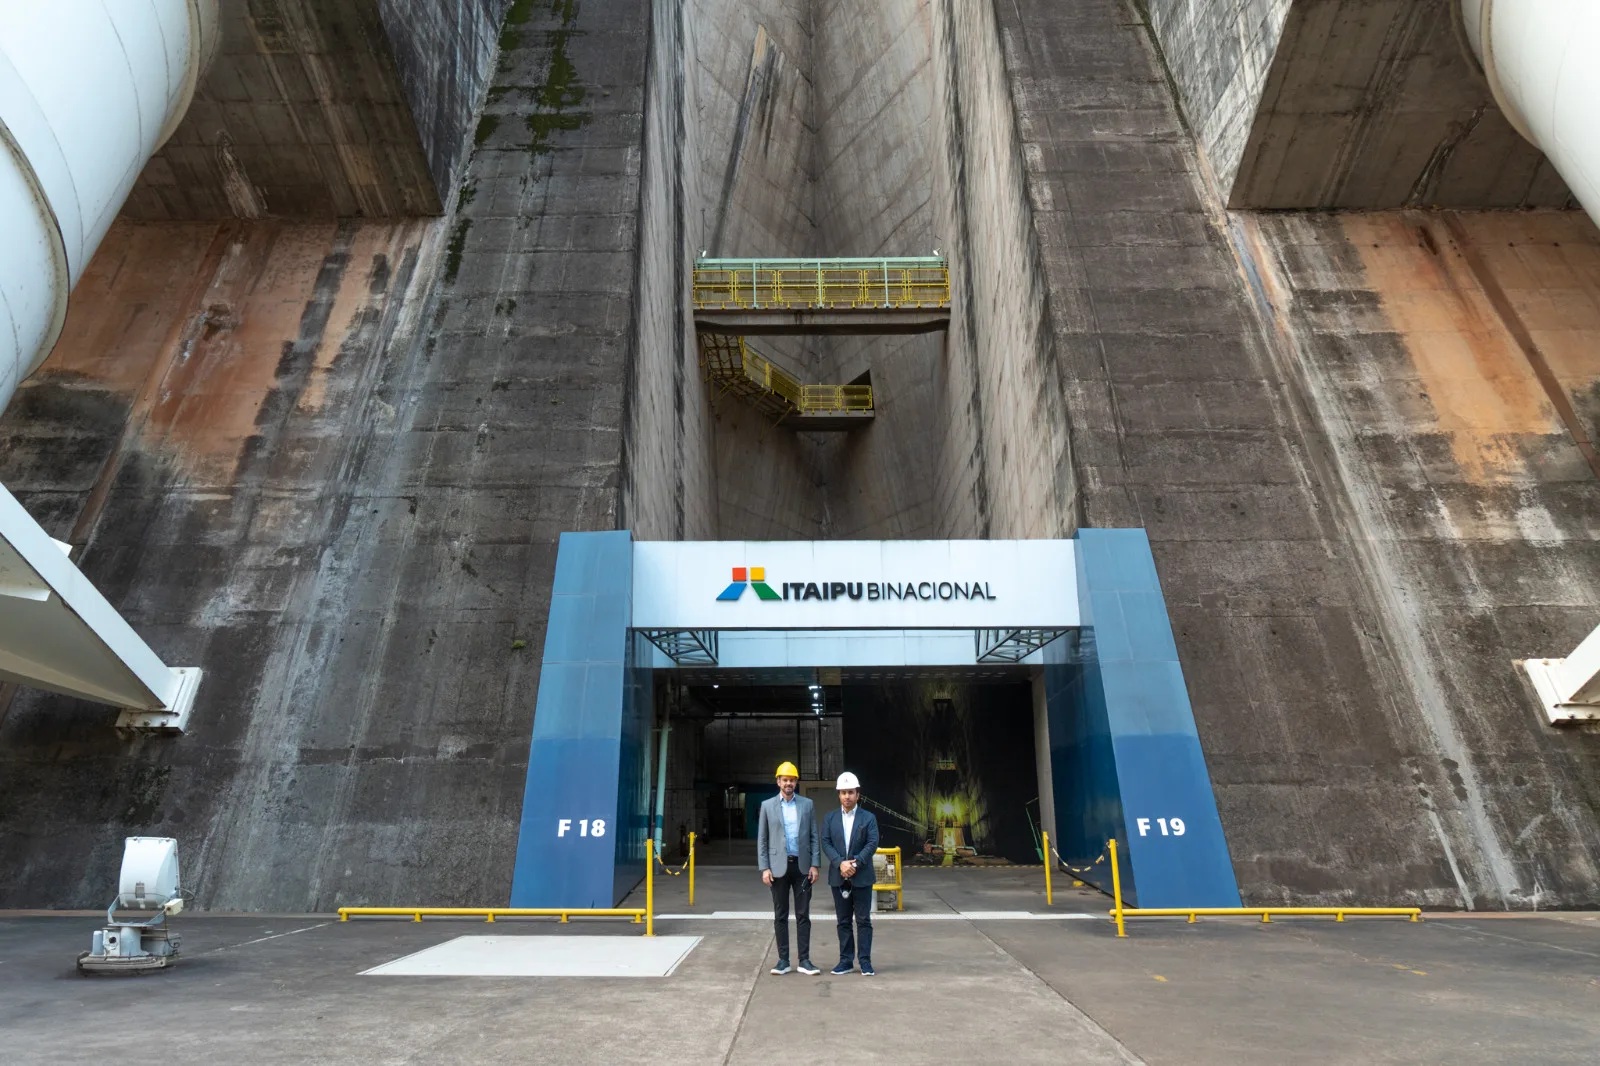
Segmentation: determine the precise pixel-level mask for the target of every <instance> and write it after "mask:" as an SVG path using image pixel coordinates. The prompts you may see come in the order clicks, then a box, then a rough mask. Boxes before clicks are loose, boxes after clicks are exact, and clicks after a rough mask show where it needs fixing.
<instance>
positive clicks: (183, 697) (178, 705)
mask: <svg viewBox="0 0 1600 1066" xmlns="http://www.w3.org/2000/svg"><path fill="white" fill-rule="evenodd" d="M168 669H170V670H171V671H172V677H173V680H174V681H176V682H177V686H176V688H175V689H174V691H173V694H172V695H171V696H169V697H168V702H167V706H165V707H163V708H162V709H160V710H157V711H147V710H145V709H143V708H141V707H124V708H123V709H122V713H121V714H119V715H117V732H118V733H121V734H122V735H123V736H129V735H132V734H135V733H182V732H184V731H185V729H186V728H187V727H188V725H189V712H190V711H191V710H193V709H194V697H195V693H196V692H198V691H199V689H200V678H201V676H202V674H204V671H203V670H201V669H200V668H199V667H198V666H173V667H169V668H168Z"/></svg>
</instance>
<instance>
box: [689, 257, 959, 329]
mask: <svg viewBox="0 0 1600 1066" xmlns="http://www.w3.org/2000/svg"><path fill="white" fill-rule="evenodd" d="M693 299H694V318H695V328H696V329H698V330H702V331H707V332H720V333H724V334H740V335H746V336H757V335H762V334H765V335H774V334H791V335H792V334H808V333H815V334H832V335H841V334H892V333H934V332H938V331H940V330H945V329H948V328H949V326H950V267H949V264H948V263H947V262H946V261H945V260H944V259H942V258H940V257H938V256H914V257H908V258H899V259H700V260H698V261H697V262H696V263H695V271H694V295H693Z"/></svg>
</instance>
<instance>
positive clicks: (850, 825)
mask: <svg viewBox="0 0 1600 1066" xmlns="http://www.w3.org/2000/svg"><path fill="white" fill-rule="evenodd" d="M839 818H840V820H841V821H843V822H844V857H845V858H846V859H849V858H852V857H853V856H851V854H850V834H851V833H852V832H854V831H855V828H856V811H855V808H854V807H852V808H851V809H850V810H848V811H846V810H842V809H841V810H840V811H839Z"/></svg>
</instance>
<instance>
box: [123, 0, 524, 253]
mask: <svg viewBox="0 0 1600 1066" xmlns="http://www.w3.org/2000/svg"><path fill="white" fill-rule="evenodd" d="M510 5H511V0H460V2H458V0H355V2H351V0H222V4H221V8H220V10H221V15H222V43H221V47H220V48H219V50H218V55H217V57H216V60H215V61H214V62H213V63H212V66H211V68H210V69H209V70H208V71H207V73H206V76H205V77H204V79H203V80H202V81H201V83H200V86H199V88H198V90H197V92H196V94H195V99H194V103H193V104H192V105H191V107H190V109H189V113H188V116H187V117H186V118H185V119H184V121H183V122H182V124H181V125H180V126H179V127H178V129H177V131H176V132H175V133H174V134H173V136H172V139H171V140H170V141H168V142H167V144H166V145H165V146H164V147H163V148H162V150H161V151H160V152H158V153H157V154H156V156H155V158H154V159H153V161H152V162H151V164H150V165H149V166H148V167H147V168H146V169H145V172H144V174H143V175H141V177H140V179H139V183H138V184H137V185H136V186H135V188H134V191H133V194H132V195H131V196H130V197H129V199H128V203H127V206H126V208H125V209H124V212H123V214H124V217H127V218H137V219H145V220H166V221H172V220H185V219H223V218H230V217H237V218H300V219H305V218H334V217H344V216H352V215H361V216H366V217H391V218H393V217H406V216H415V215H437V214H439V213H440V211H441V210H442V205H443V204H444V202H445V200H447V199H448V198H449V195H450V186H451V183H452V181H453V180H454V175H455V173H456V171H457V169H458V166H459V164H460V162H461V158H462V156H463V153H464V152H465V150H466V147H467V142H466V134H467V132H468V130H469V127H470V126H471V123H472V116H473V114H474V111H475V109H476V107H477V105H478V103H479V101H480V100H481V99H482V96H483V90H484V86H485V83H486V80H487V78H488V76H489V75H490V73H491V65H492V63H493V60H494V55H495V43H496V41H495V38H496V34H497V33H498V32H499V26H500V23H501V19H502V18H503V16H504V15H505V13H506V11H507V9H508V8H509V7H510Z"/></svg>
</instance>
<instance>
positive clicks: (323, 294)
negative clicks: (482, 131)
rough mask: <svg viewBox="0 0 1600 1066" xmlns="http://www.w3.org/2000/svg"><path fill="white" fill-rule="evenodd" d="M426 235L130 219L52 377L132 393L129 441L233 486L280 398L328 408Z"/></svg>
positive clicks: (191, 476)
mask: <svg viewBox="0 0 1600 1066" xmlns="http://www.w3.org/2000/svg"><path fill="white" fill-rule="evenodd" d="M419 239H420V231H419V230H418V228H417V226H416V225H414V224H411V223H407V222H395V223H385V222H377V223H362V224H359V225H358V224H355V223H345V224H343V225H341V224H337V223H333V222H314V223H295V224H286V223H277V222H256V223H249V224H237V223H221V224H219V223H128V222H119V223H117V224H116V225H115V226H113V227H112V229H111V232H110V233H109V234H108V235H107V237H106V240H105V242H104V243H103V244H102V246H101V249H100V252H99V254H98V255H97V256H96V257H95V259H94V262H93V263H91V264H90V266H89V269H88V271H87V272H86V273H85V276H84V278H83V280H82V281H81V282H80V284H79V287H78V291H77V292H76V293H75V294H74V297H73V300H72V304H71V310H70V313H69V315H68V321H67V328H66V331H65V333H64V334H63V337H62V340H61V342H60V343H59V344H58V345H57V347H56V350H55V351H54V352H53V353H52V355H51V357H50V359H49V360H48V361H47V362H46V363H45V366H44V367H43V369H42V373H44V374H51V373H54V374H56V375H59V376H62V377H63V378H66V379H69V380H71V381H72V382H73V383H74V387H82V388H94V387H102V388H105V389H108V390H111V391H114V392H117V393H120V394H124V395H126V396H128V397H129V398H130V400H131V408H132V412H131V414H130V425H129V431H128V433H129V434H130V437H128V438H125V439H138V440H141V441H143V442H145V444H146V445H150V444H155V443H157V442H159V443H161V444H163V445H165V446H166V449H165V450H166V452H167V453H168V455H169V456H171V458H172V459H173V460H174V461H176V462H178V463H179V464H181V466H182V467H183V468H184V474H185V478H186V480H188V481H189V482H190V484H192V485H197V486H199V485H216V486H219V487H225V486H228V485H231V484H233V482H234V478H235V475H236V474H237V472H238V469H239V463H240V459H241V457H242V456H243V454H244V453H245V451H246V448H247V446H248V442H249V441H250V440H251V438H253V437H256V436H257V435H259V434H260V433H261V431H262V421H263V419H264V418H270V417H274V411H275V410H276V409H275V408H270V407H269V401H270V399H271V398H272V396H273V394H274V393H275V392H277V391H278V390H280V389H285V388H287V389H288V391H289V393H290V395H289V397H287V398H288V399H290V400H291V401H292V405H293V407H294V408H295V409H296V410H299V411H302V412H308V411H309V412H314V411H316V410H319V409H320V408H321V407H322V405H323V404H324V403H325V402H327V400H328V380H329V377H330V375H332V374H333V373H334V369H335V364H336V363H337V360H338V358H339V354H340V352H341V351H343V350H345V348H346V346H347V344H358V345H359V344H369V343H371V341H372V337H373V332H374V331H373V326H374V324H375V322H376V320H377V318H378V316H379V314H380V313H381V307H382V304H383V302H384V300H385V299H386V298H387V296H388V276H389V273H390V271H391V269H392V265H393V264H395V263H398V262H399V261H400V260H401V258H402V257H403V256H404V254H405V251H406V248H407V247H408V246H410V245H414V244H416V243H417V241H418V240H419ZM208 252H209V254H208ZM208 273H209V276H207V274H208ZM264 412H265V413H264Z"/></svg>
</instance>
